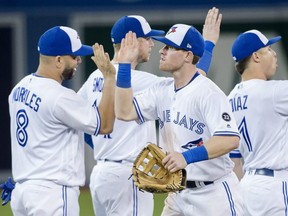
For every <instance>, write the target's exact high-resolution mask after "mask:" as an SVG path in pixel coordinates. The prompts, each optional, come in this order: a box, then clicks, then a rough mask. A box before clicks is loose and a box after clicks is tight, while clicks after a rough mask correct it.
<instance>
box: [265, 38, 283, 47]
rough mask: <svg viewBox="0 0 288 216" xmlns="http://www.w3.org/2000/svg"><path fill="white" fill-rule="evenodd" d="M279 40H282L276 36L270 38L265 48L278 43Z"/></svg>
mask: <svg viewBox="0 0 288 216" xmlns="http://www.w3.org/2000/svg"><path fill="white" fill-rule="evenodd" d="M281 38H282V37H281V36H277V37H274V38H271V39H270V40H269V41H268V43H267V46H269V45H271V44H274V43H276V42H278V41H279V40H281Z"/></svg>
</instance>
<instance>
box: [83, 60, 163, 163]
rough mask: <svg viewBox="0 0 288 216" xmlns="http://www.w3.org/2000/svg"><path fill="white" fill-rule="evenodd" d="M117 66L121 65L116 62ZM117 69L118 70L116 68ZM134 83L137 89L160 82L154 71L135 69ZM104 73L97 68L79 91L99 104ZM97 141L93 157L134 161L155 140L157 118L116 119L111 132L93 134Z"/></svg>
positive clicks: (94, 140)
mask: <svg viewBox="0 0 288 216" xmlns="http://www.w3.org/2000/svg"><path fill="white" fill-rule="evenodd" d="M115 67H116V69H117V68H118V65H115ZM116 71H118V70H116ZM131 79H132V80H131V84H132V88H133V90H134V93H135V94H137V93H139V92H140V91H143V90H144V89H146V88H148V87H149V86H151V85H153V84H154V83H155V82H158V81H159V79H161V80H162V79H165V78H160V77H157V76H155V75H153V74H150V73H147V72H144V71H138V70H132V73H131ZM102 88H103V75H102V73H101V71H100V70H96V71H94V72H93V73H92V74H91V75H90V76H89V78H88V79H87V81H86V82H85V83H84V85H83V86H82V87H81V89H80V90H79V91H78V94H80V95H82V96H83V97H84V98H87V99H88V100H89V101H90V104H91V105H94V104H95V105H97V104H98V103H99V102H100V100H101V97H102ZM92 140H93V145H94V159H95V160H96V161H97V160H99V159H102V160H103V159H109V160H116V161H118V160H127V161H131V162H133V161H134V160H135V158H136V157H137V155H138V154H139V152H140V151H141V150H142V149H143V147H144V146H146V145H147V143H148V142H154V143H156V129H155V121H149V122H145V123H144V124H138V123H136V122H135V121H131V122H125V121H120V120H118V119H115V123H114V129H113V132H112V133H111V134H108V135H98V136H92Z"/></svg>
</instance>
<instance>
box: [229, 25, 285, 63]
mask: <svg viewBox="0 0 288 216" xmlns="http://www.w3.org/2000/svg"><path fill="white" fill-rule="evenodd" d="M280 39H281V36H277V37H274V38H271V39H270V40H269V39H268V38H267V37H266V36H265V35H264V34H262V33H261V32H260V31H258V30H250V31H246V32H244V33H242V34H240V35H239V36H238V37H237V38H236V40H235V41H234V43H233V45H232V56H233V59H234V60H235V61H236V62H239V61H241V60H243V59H244V58H246V57H248V56H250V55H252V53H253V52H256V51H257V50H259V49H261V48H263V47H266V46H269V45H271V44H274V43H276V42H278V41H279V40H280Z"/></svg>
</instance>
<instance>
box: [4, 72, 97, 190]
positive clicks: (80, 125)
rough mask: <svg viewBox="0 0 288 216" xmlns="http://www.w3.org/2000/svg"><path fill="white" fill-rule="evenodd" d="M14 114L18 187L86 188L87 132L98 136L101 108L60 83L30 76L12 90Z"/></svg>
mask: <svg viewBox="0 0 288 216" xmlns="http://www.w3.org/2000/svg"><path fill="white" fill-rule="evenodd" d="M9 112H10V118H11V141H12V171H13V178H14V180H15V181H16V182H21V181H24V180H31V179H38V180H51V181H53V182H55V183H57V184H61V185H66V186H79V185H84V183H85V173H84V172H85V169H84V144H83V143H84V142H83V132H85V133H88V134H95V135H97V134H98V132H99V130H100V116H99V113H98V110H97V108H92V107H91V105H90V104H89V103H88V101H87V100H84V99H83V98H82V97H81V96H79V95H77V94H76V93H75V92H74V91H73V90H71V89H68V88H65V87H63V86H62V85H61V84H59V83H58V82H57V81H55V80H52V79H49V78H44V77H39V76H37V75H35V74H31V75H28V76H26V77H24V78H23V79H22V80H21V81H20V82H19V83H18V84H17V85H16V86H15V87H14V88H13V89H12V92H11V94H10V95H9ZM80 131H82V132H80ZM80 134H81V135H80Z"/></svg>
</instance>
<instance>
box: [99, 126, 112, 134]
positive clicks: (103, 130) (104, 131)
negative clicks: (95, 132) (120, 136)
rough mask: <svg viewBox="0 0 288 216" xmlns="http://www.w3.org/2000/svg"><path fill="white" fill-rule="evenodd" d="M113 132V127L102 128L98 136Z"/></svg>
mask: <svg viewBox="0 0 288 216" xmlns="http://www.w3.org/2000/svg"><path fill="white" fill-rule="evenodd" d="M112 132H113V127H104V128H101V129H100V132H99V133H100V134H110V133H112Z"/></svg>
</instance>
